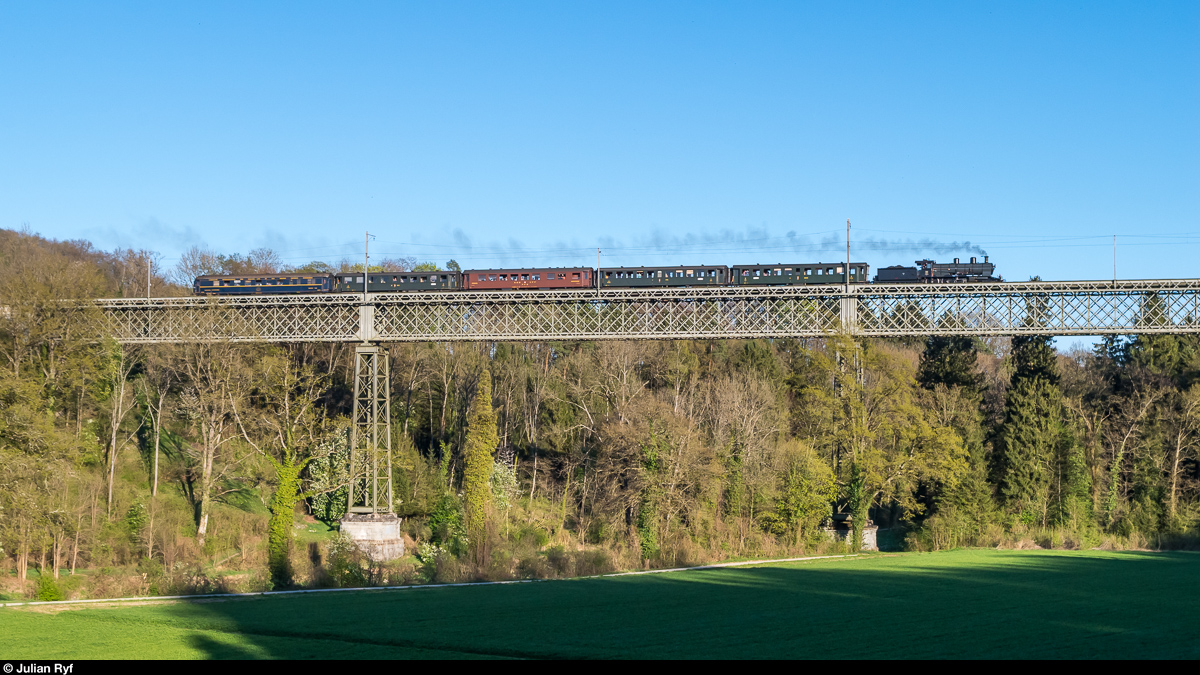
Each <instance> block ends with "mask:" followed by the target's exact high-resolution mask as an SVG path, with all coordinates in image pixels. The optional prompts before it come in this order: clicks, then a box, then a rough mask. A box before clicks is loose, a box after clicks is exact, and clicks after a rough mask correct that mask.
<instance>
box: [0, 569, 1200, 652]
mask: <svg viewBox="0 0 1200 675" xmlns="http://www.w3.org/2000/svg"><path fill="white" fill-rule="evenodd" d="M1197 578H1200V555H1198V554H1196V553H1191V552H1137V551H1134V552H1113V551H1001V550H982V549H969V550H957V551H950V552H940V553H925V554H916V553H908V554H879V555H869V556H862V557H858V558H842V559H828V560H818V561H807V562H798V563H780V564H764V565H761V566H750V567H735V568H722V569H707V570H693V571H685V572H670V573H661V574H643V575H630V576H616V577H601V578H586V579H574V580H563V581H538V582H529V583H515V584H506V585H486V586H463V587H448V588H446V587H443V588H414V589H409V590H388V591H362V592H359V591H354V592H338V593H326V594H310V595H287V596H269V597H254V598H246V599H230V600H207V601H189V602H157V603H148V604H140V605H115V604H114V605H106V606H99V607H97V606H91V607H87V606H84V608H80V606H78V605H76V606H73V608H71V609H66V608H65V607H71V606H63V607H64V608H61V609H60V608H57V607H56V608H46V607H45V606H42V607H36V606H35V607H14V608H6V609H2V610H0V634H2V635H3V636H4V638H3V643H2V647H0V650H2V652H3V654H0V658H3V659H13V660H16V659H76V658H78V659H85V658H120V659H138V658H321V659H346V658H471V657H484V658H488V657H500V658H505V657H512V658H858V657H862V658H1197V657H1200V630H1198V629H1200V602H1198V601H1200V590H1198V587H1197V585H1196V583H1195V580H1196V579H1197Z"/></svg>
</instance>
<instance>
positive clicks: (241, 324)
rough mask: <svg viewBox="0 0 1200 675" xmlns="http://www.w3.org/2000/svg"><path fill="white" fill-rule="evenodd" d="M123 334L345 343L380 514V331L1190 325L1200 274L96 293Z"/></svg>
mask: <svg viewBox="0 0 1200 675" xmlns="http://www.w3.org/2000/svg"><path fill="white" fill-rule="evenodd" d="M86 313H87V316H88V317H89V318H90V319H91V320H92V321H94V322H95V324H96V325H94V326H93V331H94V332H95V333H96V334H99V335H107V336H112V337H113V338H115V339H116V340H117V341H118V342H121V343H124V344H153V343H169V342H201V341H214V342H216V341H229V342H357V343H359V344H358V346H357V347H356V348H355V355H354V373H355V377H354V412H353V424H352V426H351V438H350V462H349V464H350V466H349V470H350V475H351V476H352V480H351V481H350V484H351V488H350V495H349V504H348V505H347V506H348V508H349V512H350V513H351V514H354V515H355V516H362V517H367V518H375V519H379V518H384V519H387V518H394V516H393V515H391V512H392V503H391V502H392V472H391V466H392V465H391V435H392V434H391V426H390V424H391V414H390V412H389V410H390V408H389V406H390V399H391V391H390V384H389V380H390V378H389V377H388V357H387V350H386V349H382V348H380V347H379V346H378V344H379V343H381V342H413V341H436V342H450V341H468V340H469V341H492V340H517V341H535V340H606V339H611V340H644V339H714V338H755V337H766V338H783V337H818V336H822V335H828V334H830V333H834V332H839V331H844V332H849V333H852V334H856V335H862V336H881V337H886V336H904V335H921V336H924V335H1020V334H1050V335H1104V334H1131V333H1196V332H1200V320H1198V319H1200V279H1180V280H1145V281H1052V282H1027V283H987V284H954V285H936V286H928V285H895V286H887V285H878V286H876V285H871V286H851V287H849V288H846V287H845V286H809V287H786V288H781V287H775V288H772V287H764V286H758V287H732V288H695V289H660V288H652V289H637V290H618V291H613V290H607V291H606V290H602V291H600V292H599V293H597V292H596V291H595V290H594V289H593V290H590V291H589V290H569V291H488V292H471V291H446V292H418V293H373V294H370V295H368V296H366V297H365V298H364V297H363V295H362V294H339V295H280V296H248V297H240V298H239V297H225V298H195V297H190V298H157V299H155V298H147V299H118V300H97V301H95V303H94V305H92V306H91V307H87V308H86Z"/></svg>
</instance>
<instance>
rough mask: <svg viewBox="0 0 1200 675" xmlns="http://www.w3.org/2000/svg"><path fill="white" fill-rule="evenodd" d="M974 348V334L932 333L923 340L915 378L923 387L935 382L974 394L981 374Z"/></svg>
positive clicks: (932, 386)
mask: <svg viewBox="0 0 1200 675" xmlns="http://www.w3.org/2000/svg"><path fill="white" fill-rule="evenodd" d="M976 352H977V348H976V345H975V340H974V338H970V337H965V336H961V335H946V336H943V335H934V336H930V338H929V340H928V341H926V343H925V352H924V353H923V354H921V366H920V368H919V369H918V370H917V382H919V383H920V384H921V386H922V387H924V388H926V389H933V388H934V387H935V386H937V385H938V384H944V385H946V386H947V387H962V388H964V389H966V390H968V391H969V392H970V393H972V394H974V393H976V392H977V391H978V389H979V384H980V378H979V374H978V373H977V372H976V371H975V357H976Z"/></svg>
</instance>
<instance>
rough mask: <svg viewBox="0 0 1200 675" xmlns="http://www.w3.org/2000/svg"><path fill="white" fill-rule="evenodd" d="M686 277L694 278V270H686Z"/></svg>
mask: <svg viewBox="0 0 1200 675" xmlns="http://www.w3.org/2000/svg"><path fill="white" fill-rule="evenodd" d="M687 276H689V277H694V276H696V270H688V271H687Z"/></svg>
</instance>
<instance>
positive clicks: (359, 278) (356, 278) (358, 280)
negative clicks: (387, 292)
mask: <svg viewBox="0 0 1200 675" xmlns="http://www.w3.org/2000/svg"><path fill="white" fill-rule="evenodd" d="M362 279H363V278H362V277H354V283H356V284H361V283H362V282H363V280H362Z"/></svg>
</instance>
